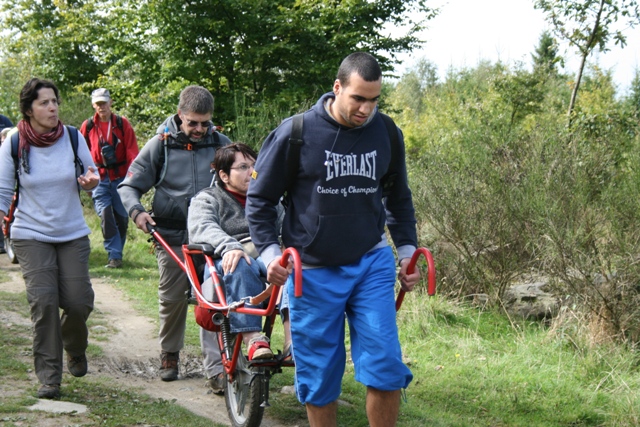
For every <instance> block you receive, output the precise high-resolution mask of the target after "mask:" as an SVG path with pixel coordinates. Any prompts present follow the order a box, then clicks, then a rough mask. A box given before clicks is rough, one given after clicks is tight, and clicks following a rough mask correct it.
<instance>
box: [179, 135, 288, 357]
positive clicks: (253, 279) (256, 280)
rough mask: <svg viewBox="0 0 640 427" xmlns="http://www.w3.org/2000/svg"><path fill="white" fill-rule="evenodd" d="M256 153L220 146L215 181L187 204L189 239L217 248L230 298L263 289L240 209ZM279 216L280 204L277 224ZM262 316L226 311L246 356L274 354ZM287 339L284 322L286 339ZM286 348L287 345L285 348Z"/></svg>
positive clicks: (218, 266)
mask: <svg viewBox="0 0 640 427" xmlns="http://www.w3.org/2000/svg"><path fill="white" fill-rule="evenodd" d="M256 157H257V155H256V153H255V151H253V150H252V149H251V148H250V147H249V146H247V145H245V144H242V143H236V144H231V145H227V146H225V147H222V148H219V149H218V150H217V151H216V156H215V160H214V168H215V173H216V176H215V185H214V186H212V187H209V188H206V189H204V190H202V191H200V192H199V193H198V194H197V195H196V197H194V198H193V200H192V201H191V205H190V206H189V215H188V220H187V224H188V229H189V241H190V242H191V243H200V244H204V243H206V244H210V245H212V246H213V247H214V248H215V258H216V259H215V266H216V270H217V272H218V274H219V275H220V276H222V278H223V281H224V284H225V292H226V298H227V302H228V303H232V302H235V301H239V300H240V299H241V298H244V297H247V296H255V295H258V294H259V293H260V292H262V291H263V290H264V279H263V277H265V276H266V273H267V270H266V268H265V266H264V264H263V263H262V261H261V260H260V259H259V258H258V253H257V251H256V249H255V247H254V246H253V244H252V243H251V236H250V235H249V224H248V223H247V219H246V216H245V211H244V206H245V201H246V197H247V190H248V188H249V181H250V179H251V173H252V172H253V166H254V165H255V162H256ZM283 215H284V210H283V209H281V208H280V211H279V219H280V221H279V222H280V223H281V222H282V216H283ZM275 226H276V224H274V227H275ZM261 321H262V319H261V318H260V317H259V316H253V315H247V314H235V313H234V314H232V315H231V316H230V326H231V332H233V333H238V332H242V334H243V339H244V343H245V345H246V346H247V349H248V354H249V360H254V359H268V358H272V357H273V352H272V351H271V348H270V346H269V340H268V338H267V337H265V336H264V335H262V334H261V333H260V330H261V329H262V325H261ZM289 342H290V338H289V337H288V328H286V327H285V343H289ZM287 350H288V348H287V345H286V344H285V353H287Z"/></svg>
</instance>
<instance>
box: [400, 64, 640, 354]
mask: <svg viewBox="0 0 640 427" xmlns="http://www.w3.org/2000/svg"><path fill="white" fill-rule="evenodd" d="M417 75H418V74H417V73H416V72H415V70H411V71H410V72H409V73H407V75H406V76H403V78H402V79H401V80H400V81H399V82H398V84H397V85H396V89H395V91H394V92H393V93H392V95H391V100H390V101H391V106H392V108H393V109H395V111H397V112H398V114H397V115H396V119H397V121H398V122H399V123H400V125H401V127H402V129H403V131H404V134H405V140H406V144H407V148H408V152H409V153H410V155H411V157H412V158H413V161H412V162H410V169H409V172H410V181H411V186H412V189H413V193H414V200H415V202H416V210H417V215H418V218H419V230H420V239H421V241H422V244H424V245H426V246H429V247H430V248H431V249H432V250H433V251H434V258H435V259H436V262H437V264H438V266H437V270H438V277H439V289H440V292H442V293H443V294H447V295H455V296H464V295H475V294H478V293H487V294H489V295H492V296H495V297H500V296H501V295H502V293H503V292H504V290H505V289H506V288H507V287H509V286H511V285H512V284H514V283H517V282H518V281H520V280H522V279H523V278H524V277H526V276H528V275H530V274H532V273H534V274H537V275H543V276H545V277H548V278H549V279H550V280H551V281H552V283H554V284H555V286H556V292H558V294H560V295H571V296H572V298H574V301H575V302H576V303H578V304H580V305H581V306H582V307H584V308H585V309H586V310H587V311H588V312H590V313H591V314H592V317H591V318H590V319H591V320H590V321H593V322H594V323H598V322H601V324H603V325H606V326H607V327H608V336H609V337H616V338H618V339H621V340H626V339H629V340H631V341H632V342H637V341H638V340H639V339H640V333H639V331H640V327H639V325H640V313H639V312H638V311H637V309H636V307H637V304H638V302H639V300H640V291H639V290H638V289H637V283H640V269H638V267H637V264H638V263H637V261H636V258H637V250H636V249H635V248H637V243H638V240H639V239H640V233H639V232H638V230H637V224H638V221H639V220H640V216H639V215H638V212H637V203H636V202H635V201H637V200H638V198H639V197H640V188H639V187H638V185H637V183H638V182H640V176H638V172H637V167H636V166H637V164H638V162H639V161H640V158H638V154H637V153H638V152H640V139H639V137H638V135H639V131H640V127H639V125H638V121H637V118H636V116H635V112H636V110H635V109H633V108H631V107H630V102H633V101H630V100H629V99H618V98H617V97H616V88H615V85H614V84H613V81H612V79H611V73H610V72H609V71H603V70H601V69H599V68H597V67H591V68H589V69H588V70H587V74H586V76H585V79H584V83H583V88H582V95H581V103H580V105H578V106H577V108H576V109H575V113H574V123H573V127H572V129H571V130H570V132H569V130H568V129H567V128H566V126H565V124H564V120H563V118H562V117H563V114H562V111H563V110H565V109H566V104H565V103H564V102H563V101H562V100H564V99H567V97H566V95H567V94H568V91H569V90H570V88H569V85H567V84H566V80H565V79H566V78H565V77H564V76H562V75H560V74H555V75H544V74H542V73H541V72H540V70H539V69H534V70H533V71H527V70H526V69H525V68H524V66H523V64H515V65H514V66H512V67H510V68H509V67H506V66H505V65H503V64H500V63H498V64H493V65H491V64H488V63H481V64H480V65H478V67H477V68H475V69H472V70H470V69H463V70H458V71H456V72H450V73H449V74H448V75H447V78H446V80H445V81H444V82H442V83H439V82H438V83H435V84H433V85H431V86H426V87H425V89H419V88H420V87H421V86H420V85H419V84H418V83H417V82H418V79H417V77H416V76H417ZM407 88H412V89H409V90H407ZM409 93H414V94H417V96H420V99H419V100H411V101H409V100H408V98H409V96H408V94H409ZM494 301H498V299H494Z"/></svg>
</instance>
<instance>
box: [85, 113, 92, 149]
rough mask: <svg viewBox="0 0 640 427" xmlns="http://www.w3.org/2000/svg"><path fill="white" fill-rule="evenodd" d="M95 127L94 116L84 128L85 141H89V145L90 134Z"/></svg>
mask: <svg viewBox="0 0 640 427" xmlns="http://www.w3.org/2000/svg"><path fill="white" fill-rule="evenodd" d="M93 126H94V122H93V116H92V117H90V118H88V119H87V127H86V128H84V139H86V140H87V144H88V143H89V132H91V129H93Z"/></svg>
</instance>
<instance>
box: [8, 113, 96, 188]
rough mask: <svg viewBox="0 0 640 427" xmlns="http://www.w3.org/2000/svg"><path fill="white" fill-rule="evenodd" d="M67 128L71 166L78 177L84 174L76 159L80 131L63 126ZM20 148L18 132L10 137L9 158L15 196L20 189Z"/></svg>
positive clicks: (80, 164)
mask: <svg viewBox="0 0 640 427" xmlns="http://www.w3.org/2000/svg"><path fill="white" fill-rule="evenodd" d="M65 127H66V128H67V132H69V139H70V140H71V148H72V149H73V164H74V166H75V169H76V177H79V176H80V175H82V173H83V172H84V164H83V163H82V160H80V157H78V139H79V138H78V134H79V133H80V131H79V130H78V129H76V128H75V127H73V126H68V125H66V126H65ZM19 147H20V132H14V133H13V134H12V135H11V157H13V166H14V169H15V174H16V195H17V194H18V189H19V188H20V178H19V177H20V173H19V170H20V169H19V168H20V165H19V164H18V149H19ZM78 191H80V185H79V184H78Z"/></svg>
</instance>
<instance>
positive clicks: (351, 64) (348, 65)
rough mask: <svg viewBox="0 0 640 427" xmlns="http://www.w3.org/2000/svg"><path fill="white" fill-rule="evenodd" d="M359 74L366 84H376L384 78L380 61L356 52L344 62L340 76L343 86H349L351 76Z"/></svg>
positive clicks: (339, 72) (341, 65) (339, 71)
mask: <svg viewBox="0 0 640 427" xmlns="http://www.w3.org/2000/svg"><path fill="white" fill-rule="evenodd" d="M354 72H355V73H357V74H358V75H359V76H360V77H362V79H363V80H364V81H365V82H375V81H378V80H380V78H381V77H382V70H381V69H380V64H378V60H377V59H376V58H374V57H373V55H370V54H368V53H366V52H355V53H352V54H351V55H349V56H347V57H346V58H344V59H343V60H342V63H341V64H340V68H338V76H337V77H336V78H337V79H338V80H340V84H341V85H342V86H345V87H346V86H349V78H350V77H351V74H353V73H354Z"/></svg>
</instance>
